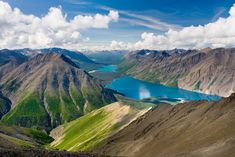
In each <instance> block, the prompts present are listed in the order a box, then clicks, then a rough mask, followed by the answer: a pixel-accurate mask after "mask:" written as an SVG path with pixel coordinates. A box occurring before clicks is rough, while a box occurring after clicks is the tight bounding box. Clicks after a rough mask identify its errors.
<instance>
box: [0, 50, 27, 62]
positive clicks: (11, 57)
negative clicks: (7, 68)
mask: <svg viewBox="0 0 235 157" xmlns="http://www.w3.org/2000/svg"><path fill="white" fill-rule="evenodd" d="M27 59H28V57H27V56H25V55H23V54H21V53H19V52H18V51H15V50H8V49H3V50H0V66H1V65H4V64H6V63H8V62H10V61H14V62H16V63H18V64H20V63H23V62H25V61H26V60H27Z"/></svg>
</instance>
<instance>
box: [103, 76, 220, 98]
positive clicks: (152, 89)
mask: <svg viewBox="0 0 235 157" xmlns="http://www.w3.org/2000/svg"><path fill="white" fill-rule="evenodd" d="M106 88H109V89H113V90H116V91H118V92H120V93H123V94H124V95H125V96H127V97H129V98H133V99H137V100H141V99H145V98H149V97H159V98H165V99H180V100H184V101H190V100H208V101H215V100H219V99H220V97H219V96H215V95H207V94H202V93H198V92H192V91H187V90H184V89H180V88H174V87H168V86H164V85H161V84H157V83H149V82H146V81H141V80H137V79H134V78H132V77H129V76H124V77H120V78H117V79H115V80H113V81H112V82H111V83H110V84H108V85H106Z"/></svg>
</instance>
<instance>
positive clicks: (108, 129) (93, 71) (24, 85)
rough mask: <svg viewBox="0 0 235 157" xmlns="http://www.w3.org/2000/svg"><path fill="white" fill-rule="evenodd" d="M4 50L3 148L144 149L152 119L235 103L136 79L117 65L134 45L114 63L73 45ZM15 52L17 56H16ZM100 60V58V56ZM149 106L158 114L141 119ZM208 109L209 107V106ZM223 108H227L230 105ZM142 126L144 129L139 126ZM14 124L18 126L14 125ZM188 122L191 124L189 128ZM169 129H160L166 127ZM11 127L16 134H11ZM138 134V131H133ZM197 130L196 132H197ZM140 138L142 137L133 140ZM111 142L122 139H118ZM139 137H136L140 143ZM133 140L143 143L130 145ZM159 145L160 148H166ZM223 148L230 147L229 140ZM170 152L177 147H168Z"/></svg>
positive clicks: (110, 152) (119, 152)
mask: <svg viewBox="0 0 235 157" xmlns="http://www.w3.org/2000/svg"><path fill="white" fill-rule="evenodd" d="M4 51H5V53H6V56H7V57H6V56H5V58H6V62H4V63H3V65H2V66H0V74H2V75H1V77H0V82H1V91H2V95H1V104H0V105H1V108H0V109H1V110H0V111H1V112H0V113H1V116H2V118H1V128H2V129H4V130H3V131H2V132H1V140H0V141H2V142H3V141H5V143H6V144H4V145H2V146H1V145H0V147H1V149H2V150H3V152H6V153H16V152H18V153H21V154H27V153H28V152H30V150H29V149H33V150H32V153H35V154H40V153H41V154H45V155H49V154H57V155H58V154H60V153H62V152H60V151H66V152H63V153H62V155H64V156H66V155H69V152H71V154H70V155H75V156H76V155H78V156H79V155H84V156H92V155H93V156H143V154H142V152H143V153H144V151H145V149H146V148H145V144H147V143H151V139H152V134H148V130H152V128H154V127H155V125H153V124H155V121H156V124H158V123H159V124H160V123H163V122H164V121H166V122H165V123H163V124H164V125H163V126H165V125H166V126H167V128H168V126H169V127H170V128H173V126H175V125H176V124H177V126H178V125H180V126H181V125H182V127H183V126H185V127H186V126H188V121H186V119H185V120H184V118H183V117H187V116H188V115H189V119H191V121H194V120H195V121H198V120H200V118H202V119H203V116H206V117H207V114H205V115H204V114H203V115H201V116H202V117H198V116H199V115H200V113H201V112H204V111H205V110H209V108H210V107H209V106H211V108H214V107H215V108H217V106H220V105H222V106H223V105H225V106H226V104H229V106H228V107H226V108H225V109H224V108H223V107H221V108H222V109H221V110H219V111H218V112H219V113H216V114H215V115H214V113H211V114H212V115H213V116H212V120H213V121H214V118H215V116H217V114H226V115H227V112H228V111H229V110H233V108H232V107H233V105H231V104H233V102H234V101H233V100H234V96H231V97H229V98H221V97H220V96H217V95H210V94H205V93H202V92H198V91H189V90H184V89H180V88H177V87H175V86H169V85H167V84H166V85H165V84H160V82H159V83H151V82H148V81H146V80H145V79H144V80H139V79H136V78H135V76H132V74H129V73H128V71H129V70H131V68H133V67H128V66H127V67H126V68H128V69H125V70H123V64H125V62H126V61H127V60H129V59H128V58H126V59H124V56H125V57H127V56H129V55H131V54H132V52H130V53H125V54H123V57H122V60H118V61H116V62H115V64H107V63H105V64H104V63H101V61H100V60H99V58H96V59H95V60H96V62H94V61H92V62H91V61H90V59H89V58H86V56H85V58H86V59H84V56H83V55H81V54H80V53H78V54H79V56H77V55H75V53H76V52H72V51H67V50H65V49H57V48H53V49H44V50H41V51H40V53H38V54H37V55H31V53H29V52H28V53H26V52H25V49H24V50H17V51H16V52H15V53H16V54H17V55H14V57H15V58H14V57H13V58H12V57H8V54H11V52H12V51H13V50H11V51H6V50H4ZM35 51H36V50H35ZM35 51H34V53H35ZM37 51H38V50H37ZM54 51H55V52H54ZM41 52H43V53H41ZM62 52H63V53H62ZM106 53H107V52H106ZM25 54H27V55H25ZM29 54H30V55H29ZM71 54H73V55H71ZM102 55H103V54H102ZM142 55H143V54H142ZM185 55H186V54H185ZM19 56H20V58H19ZM80 57H81V58H80ZM22 58H23V59H22ZM18 59H20V61H17V60H18ZM93 60H94V58H93ZM80 62H81V63H80ZM83 62H87V63H85V64H90V65H89V66H88V67H89V68H84V67H83V66H81V65H82V64H83V65H84V63H83ZM102 62H105V60H104V59H103V60H102ZM129 63H131V62H129ZM94 65H95V66H94ZM96 65H99V66H96ZM91 67H92V68H91ZM141 72H142V71H140V73H139V74H141ZM3 74H5V75H3ZM195 105H196V106H195ZM205 106H208V107H209V108H207V107H205ZM170 110H174V111H172V114H173V113H174V114H176V113H177V112H176V111H178V110H179V113H178V114H179V115H178V114H177V115H175V116H176V117H174V116H173V115H174V114H173V115H172V114H171V111H170ZM194 110H195V115H194V114H193V116H192V117H191V114H190V113H191V112H194ZM197 110H198V111H197ZM152 112H153V113H154V115H156V116H150V118H149V119H150V121H151V122H149V120H146V122H145V119H146V118H147V119H148V117H149V115H151V113H152ZM155 112H156V113H155ZM205 112H207V111H205ZM186 113H187V114H186ZM208 114H209V115H210V112H209V113H208ZM228 115H230V113H229V112H228ZM172 116H173V117H172ZM143 117H146V118H143ZM179 117H182V122H181V121H180V122H178V121H176V122H174V121H173V119H174V120H177V119H179ZM141 119H144V120H143V121H144V122H143V123H144V124H145V123H146V125H144V126H143V127H142V126H137V128H138V129H136V131H137V132H138V133H135V131H133V130H131V131H130V135H127V136H128V137H125V136H124V135H121V137H122V136H124V139H125V140H127V142H124V143H127V145H128V146H126V145H125V144H122V143H119V134H122V132H126V130H128V128H129V127H130V128H134V127H135V124H136V123H137V124H139V122H138V121H140V122H141V121H142V120H141ZM164 119H165V120H164ZM168 119H172V120H171V121H172V122H171V121H170V122H167V121H168ZM180 119H181V118H180ZM223 122H224V123H225V125H226V124H228V125H229V123H230V121H228V122H225V120H224V121H223ZM148 123H149V126H148ZM178 123H179V124H178ZM195 123H196V122H195ZM221 123H222V122H218V123H217V122H215V124H213V125H216V126H217V127H218V128H221V129H223V126H218V125H219V124H221ZM231 123H232V122H231ZM206 124H208V123H207V122H204V123H202V124H200V126H201V125H202V127H204V126H203V125H206ZM139 125H142V123H140V124H139ZM18 127H19V129H18ZM188 127H189V126H188ZM195 127H197V126H195ZM142 128H143V130H144V131H143V133H140V132H141V129H142ZM157 128H158V127H157ZM183 128H184V127H183ZM14 129H15V130H16V131H13V130H14ZM31 129H32V130H31ZM159 129H161V128H159ZM164 129H166V128H165V127H164ZM194 129H195V130H196V128H192V130H194ZM231 129H233V127H232V128H231ZM176 130H178V132H177V131H176V132H174V131H173V132H172V131H171V132H172V133H174V134H182V133H181V131H182V132H184V130H183V129H180V128H176ZM150 132H151V131H150ZM168 132H169V131H168V130H166V133H168ZM171 132H169V136H170V137H171V136H175V135H171V134H170V133H171ZM229 132H230V131H229ZM31 133H33V135H31ZM132 133H133V134H132ZM16 134H20V136H18V135H17V136H15V135H16ZM21 134H22V135H21ZM137 134H138V137H136V136H137ZM139 134H141V135H139ZM142 134H143V136H145V134H146V139H145V140H143V141H142ZM203 134H205V133H203ZM125 135H126V134H125ZM226 135H228V137H231V138H232V134H229V133H226ZM129 136H130V137H131V136H135V137H134V140H133V141H132V139H129ZM148 136H149V137H148ZM154 136H157V135H154ZM195 136H197V137H198V138H200V137H201V135H200V134H199V135H195ZM117 137H118V138H117ZM160 137H161V136H160ZM187 137H189V136H187ZM41 138H42V139H41ZM138 138H140V140H139V141H138ZM40 139H41V140H44V139H45V141H40ZM120 140H121V141H122V140H123V139H120ZM160 140H161V139H160ZM164 140H167V139H163V141H164ZM168 140H169V139H168ZM175 140H177V139H175ZM215 140H216V138H215ZM220 140H225V139H220ZM116 143H117V145H123V147H119V146H117V145H116ZM139 143H142V144H140V145H139ZM163 143H164V142H163ZM2 144H3V143H2ZM10 145H14V147H15V148H14V149H15V151H12V152H11V151H10V152H9V149H11V148H10ZM135 147H138V149H141V151H140V152H138V151H136V149H135ZM124 148H126V150H125V149H124ZM45 149H47V151H45ZM132 149H133V150H132ZM142 149H143V150H142ZM159 149H162V148H159ZM195 149H196V147H195ZM197 149H199V147H197ZM221 149H222V148H221ZM223 149H224V148H223ZM231 149H232V148H231ZM177 150H178V149H177ZM67 151H68V152H67ZM146 151H147V152H149V155H148V154H146V155H145V156H152V155H151V153H155V152H151V151H149V150H146ZM162 151H163V154H164V153H165V152H164V150H162ZM166 151H168V149H166ZM190 151H192V150H191V149H190ZM221 151H222V150H221ZM223 151H226V150H223ZM228 151H229V152H230V148H229V149H228ZM77 152H79V153H77ZM80 152H81V153H80ZM128 152H129V153H128ZM0 153H1V152H0ZM173 153H174V154H177V152H174V151H173ZM190 153H191V152H190ZM192 153H193V152H192ZM200 153H202V152H200ZM200 153H199V154H200ZM185 154H187V153H185ZM160 156H161V155H160ZM196 156H197V153H196ZM205 157H207V156H205Z"/></svg>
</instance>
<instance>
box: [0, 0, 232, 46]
mask: <svg viewBox="0 0 235 157" xmlns="http://www.w3.org/2000/svg"><path fill="white" fill-rule="evenodd" d="M234 4H235V1H234V0H195V1H189V0H164V1H163V0H4V1H1V0H0V41H1V42H0V48H9V49H15V48H26V47H27V48H45V47H63V48H68V49H75V50H105V49H107V50H112V49H115V50H116V49H173V48H185V49H193V48H205V47H212V48H216V47H234V46H235V27H234V26H235V6H233V5H234Z"/></svg>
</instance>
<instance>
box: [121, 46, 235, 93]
mask: <svg viewBox="0 0 235 157" xmlns="http://www.w3.org/2000/svg"><path fill="white" fill-rule="evenodd" d="M234 58H235V49H223V48H220V49H206V50H200V51H199V50H188V51H185V50H178V49H175V50H171V51H150V50H141V51H137V52H132V53H130V54H128V55H127V56H126V59H125V60H124V61H123V62H122V63H121V64H120V65H119V69H120V71H121V72H124V73H126V74H128V75H131V76H134V77H136V78H139V79H143V80H147V81H150V82H159V83H162V84H166V85H170V86H177V87H180V88H184V89H188V90H196V91H201V92H205V93H210V94H216V95H220V96H224V97H227V96H229V95H230V94H231V93H233V92H234V91H235V87H234V85H233V84H234V82H235V78H234V74H235V69H234V67H235V66H234V64H235V62H234Z"/></svg>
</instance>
